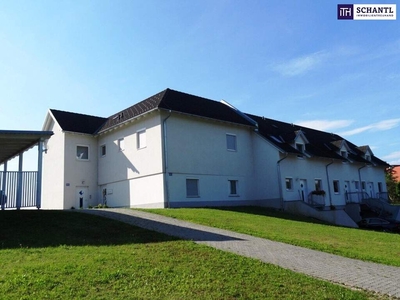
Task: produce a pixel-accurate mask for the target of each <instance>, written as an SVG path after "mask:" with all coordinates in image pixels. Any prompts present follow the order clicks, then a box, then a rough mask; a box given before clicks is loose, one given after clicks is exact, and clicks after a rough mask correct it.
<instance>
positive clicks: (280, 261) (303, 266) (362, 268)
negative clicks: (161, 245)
mask: <svg viewBox="0 0 400 300" xmlns="http://www.w3.org/2000/svg"><path fill="white" fill-rule="evenodd" d="M79 211H81V212H85V213H88V214H93V215H99V216H103V217H107V218H111V219H115V220H119V221H122V222H125V223H128V224H131V225H135V226H138V227H142V228H146V229H149V230H154V231H157V232H161V233H165V234H167V235H170V236H176V237H179V238H182V239H187V240H192V241H194V242H196V243H199V244H205V245H208V246H211V247H214V248H217V249H221V250H224V251H229V252H233V253H236V254H239V255H243V256H247V257H251V258H256V259H259V260H261V261H263V262H266V263H270V264H274V265H278V266H281V267H282V268H286V269H290V270H292V271H295V272H299V273H303V274H307V275H310V276H313V277H316V278H320V279H323V280H328V281H331V282H335V283H339V284H343V285H346V286H350V287H354V288H361V289H365V290H369V291H374V292H377V293H380V294H386V295H390V296H392V297H396V298H400V268H399V267H391V266H386V265H381V264H376V263H369V262H363V261H360V260H355V259H350V258H345V257H342V256H337V255H332V254H328V253H324V252H319V251H315V250H310V249H306V248H302V247H297V246H292V245H288V244H284V243H280V242H274V241H270V240H266V239H262V238H257V237H253V236H250V235H246V234H241V233H236V232H232V231H228V230H223V229H217V228H213V227H207V226H203V225H197V224H194V223H190V222H186V221H180V220H177V219H173V218H169V217H164V216H160V215H156V214H151V213H147V212H142V211H136V210H131V209H110V208H108V209H104V210H103V209H90V210H79Z"/></svg>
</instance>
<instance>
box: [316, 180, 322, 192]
mask: <svg viewBox="0 0 400 300" xmlns="http://www.w3.org/2000/svg"><path fill="white" fill-rule="evenodd" d="M315 190H316V191H322V180H321V179H315Z"/></svg>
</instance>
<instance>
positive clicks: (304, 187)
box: [300, 179, 308, 202]
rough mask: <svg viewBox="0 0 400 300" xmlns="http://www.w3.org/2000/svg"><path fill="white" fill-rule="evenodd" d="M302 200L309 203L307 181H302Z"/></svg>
mask: <svg viewBox="0 0 400 300" xmlns="http://www.w3.org/2000/svg"><path fill="white" fill-rule="evenodd" d="M300 199H301V200H303V201H304V202H308V194H307V180H306V179H300Z"/></svg>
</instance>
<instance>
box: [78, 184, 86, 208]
mask: <svg viewBox="0 0 400 300" xmlns="http://www.w3.org/2000/svg"><path fill="white" fill-rule="evenodd" d="M75 195H76V207H77V208H88V206H89V205H88V203H89V187H87V186H77V187H76V194H75Z"/></svg>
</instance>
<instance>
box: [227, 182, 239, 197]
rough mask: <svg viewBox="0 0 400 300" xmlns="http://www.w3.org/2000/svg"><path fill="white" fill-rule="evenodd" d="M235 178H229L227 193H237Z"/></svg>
mask: <svg viewBox="0 0 400 300" xmlns="http://www.w3.org/2000/svg"><path fill="white" fill-rule="evenodd" d="M237 184H238V181H237V180H229V194H230V195H231V196H232V195H235V196H236V195H237V194H238V193H237Z"/></svg>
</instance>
